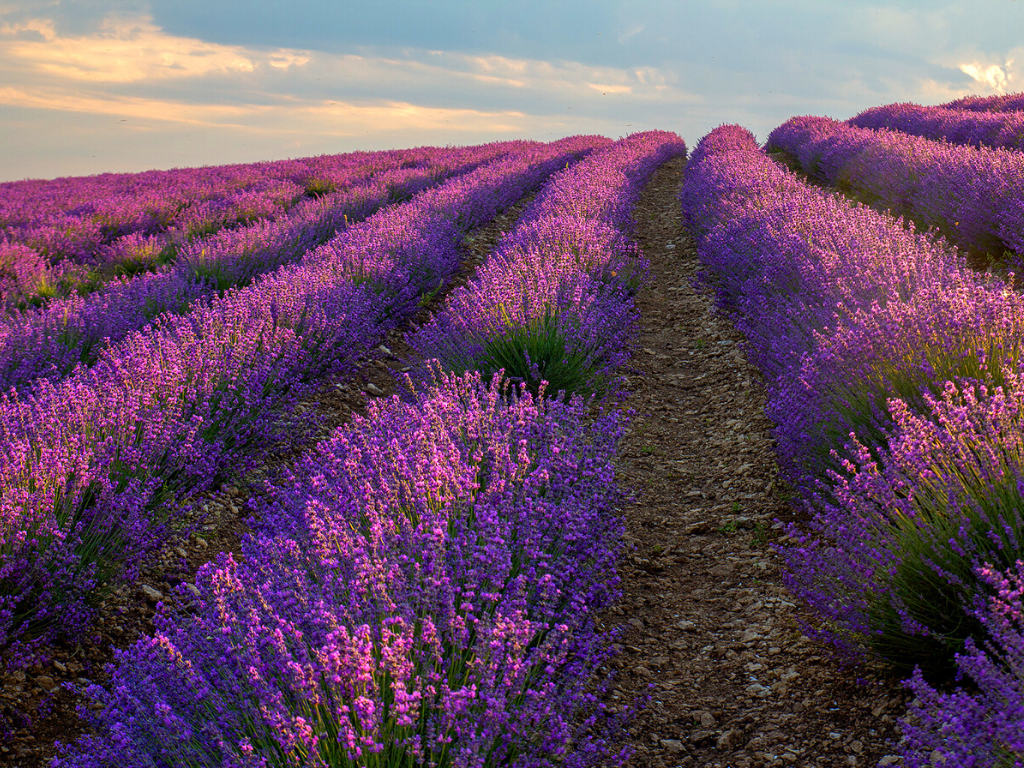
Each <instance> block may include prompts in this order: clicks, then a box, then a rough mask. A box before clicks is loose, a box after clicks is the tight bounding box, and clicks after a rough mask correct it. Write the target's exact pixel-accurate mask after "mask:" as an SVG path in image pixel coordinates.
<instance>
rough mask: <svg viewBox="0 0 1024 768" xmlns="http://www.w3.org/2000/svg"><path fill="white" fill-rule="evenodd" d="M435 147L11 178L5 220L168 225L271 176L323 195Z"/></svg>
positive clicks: (3, 198)
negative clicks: (186, 210) (189, 209)
mask: <svg viewBox="0 0 1024 768" xmlns="http://www.w3.org/2000/svg"><path fill="white" fill-rule="evenodd" d="M436 152H437V148H436V147H419V148H416V149H405V150H385V151H382V152H351V153H348V154H339V155H318V156H316V157H306V158H301V159H295V160H277V161H271V162H267V161H261V162H256V163H242V164H236V165H216V166H203V167H200V168H175V169H173V170H169V171H144V172H142V173H104V174H99V175H96V176H68V177H64V178H59V179H52V180H43V179H32V180H26V181H9V182H4V183H0V226H3V227H9V226H22V225H30V224H32V223H33V222H45V221H47V220H48V219H50V218H51V217H60V216H63V215H67V216H96V217H99V218H100V220H101V222H102V223H104V224H107V225H108V226H111V227H114V228H117V227H122V226H130V227H131V228H132V229H133V230H138V229H140V228H141V229H142V230H145V229H146V228H147V226H150V227H155V228H157V229H162V228H164V227H166V225H167V223H168V222H169V221H170V220H171V219H172V218H173V216H174V215H175V214H176V213H177V212H178V211H179V210H180V209H181V208H182V207H183V206H188V205H190V204H192V203H195V202H201V201H204V200H212V199H217V198H223V197H225V196H228V195H231V194H233V193H236V192H239V191H241V190H244V189H248V188H252V187H257V188H258V187H259V185H261V184H265V183H267V182H287V183H290V184H293V185H295V186H297V187H298V188H299V189H300V191H302V192H304V193H307V194H314V195H322V194H326V193H328V192H333V191H336V190H337V189H339V188H344V187H347V186H349V185H351V184H352V183H356V182H358V180H359V179H361V178H366V177H368V176H370V175H372V174H374V173H378V172H380V171H385V170H388V169H392V168H400V167H417V166H419V165H422V164H423V163H424V162H425V161H428V160H429V159H430V158H431V157H432V156H433V155H434V153H436ZM140 219H141V222H140ZM144 222H148V224H146V223H144Z"/></svg>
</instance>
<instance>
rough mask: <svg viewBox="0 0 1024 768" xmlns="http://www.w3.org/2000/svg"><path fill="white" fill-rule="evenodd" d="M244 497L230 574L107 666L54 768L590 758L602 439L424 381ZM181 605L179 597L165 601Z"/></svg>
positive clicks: (612, 436)
mask: <svg viewBox="0 0 1024 768" xmlns="http://www.w3.org/2000/svg"><path fill="white" fill-rule="evenodd" d="M437 375H438V378H437V379H436V382H435V384H434V385H433V386H432V387H430V388H429V389H427V390H426V391H425V392H423V393H422V394H418V395H416V397H415V400H414V402H412V403H402V402H400V401H399V400H398V398H397V397H396V398H392V399H391V400H389V401H379V402H376V403H374V404H372V405H371V406H370V411H369V414H368V416H367V418H366V419H361V418H358V417H357V418H356V419H355V420H354V422H353V423H352V424H351V425H350V426H349V427H348V428H342V429H339V430H338V431H337V432H336V433H335V435H334V437H333V438H332V439H331V440H329V441H326V442H325V443H322V444H321V446H320V447H319V448H318V450H316V451H315V452H314V453H313V454H311V455H310V456H309V457H308V458H307V459H305V460H304V461H303V462H301V463H300V465H299V466H298V467H297V468H296V470H295V472H294V474H293V475H291V476H290V477H289V478H288V479H287V481H286V482H285V483H283V484H282V485H280V486H278V487H271V488H268V489H267V496H266V498H265V500H263V501H261V502H260V503H258V505H257V512H258V519H259V521H260V531H259V532H258V533H256V534H253V535H250V536H249V537H247V538H246V540H245V542H244V544H243V553H244V560H243V561H242V562H241V563H237V562H235V561H234V560H232V559H231V558H230V557H222V558H221V559H220V560H219V561H218V562H217V563H216V564H211V565H208V566H206V567H204V569H203V570H202V571H201V573H200V576H199V578H198V579H197V587H198V590H199V593H200V596H199V598H198V599H197V600H194V601H193V604H192V606H191V607H190V609H189V611H188V612H186V613H183V614H181V615H173V614H166V615H164V616H162V617H160V618H159V619H158V624H159V628H158V629H159V631H158V633H157V634H156V635H155V636H153V637H150V638H144V639H143V640H141V641H140V642H139V643H138V644H137V645H136V646H135V647H134V648H132V649H130V650H129V651H127V652H123V653H120V654H119V655H118V660H117V662H118V663H117V666H116V668H114V669H113V670H112V675H113V679H112V681H111V683H110V685H109V686H108V687H107V688H106V689H103V688H100V687H98V686H95V687H93V688H92V689H90V695H91V696H93V697H94V699H95V700H96V701H98V702H100V703H101V704H102V705H103V709H102V710H101V712H100V713H99V714H98V716H96V717H94V718H93V720H94V726H95V728H96V731H97V735H96V736H89V737H85V738H84V739H82V740H81V741H80V742H79V743H78V745H77V746H75V747H73V748H69V749H67V751H66V754H65V757H64V758H63V759H61V760H59V761H58V762H57V763H56V765H59V766H64V767H65V768H71V767H72V766H75V767H76V768H86V766H89V767H90V768H99V767H100V766H112V765H115V764H116V765H128V766H164V765H167V766H170V765H196V766H207V765H209V766H214V765H218V766H219V765H239V766H241V765H246V766H248V765H256V764H260V765H267V766H284V765H322V766H327V765H331V766H338V765H353V766H355V765H367V766H369V765H391V764H398V763H402V764H406V763H412V762H415V763H417V764H420V763H422V764H437V765H451V766H492V765H514V766H520V765H521V766H526V765H531V766H533V765H556V764H557V765H576V766H583V765H597V764H607V761H608V760H613V761H614V760H616V759H617V758H621V757H622V755H621V754H618V755H617V754H615V753H614V752H613V751H612V746H611V744H610V743H609V742H608V739H609V738H610V736H611V733H610V732H609V731H608V730H607V726H609V725H610V726H612V727H614V726H615V725H616V721H615V718H614V717H612V718H611V719H610V720H609V719H608V717H609V715H608V714H607V713H605V712H604V710H603V706H602V705H601V704H600V703H599V702H598V700H597V699H595V697H594V696H593V695H592V694H591V693H589V692H588V689H587V681H588V680H590V679H591V678H592V677H593V675H594V674H595V673H596V671H597V666H598V665H599V664H600V663H601V662H602V661H603V660H604V659H605V658H606V656H607V648H608V643H609V637H608V636H607V635H605V634H602V633H600V632H598V631H597V629H596V628H595V627H594V625H593V622H592V620H591V619H590V618H589V616H590V615H592V612H593V611H594V610H596V609H599V608H600V607H601V606H603V605H606V604H607V602H608V601H609V600H610V599H613V598H614V597H615V595H616V584H617V577H616V575H615V570H614V562H615V558H616V554H617V551H618V549H619V547H620V546H621V544H620V541H621V535H622V529H621V522H619V521H618V518H617V517H616V516H615V514H614V512H613V506H614V504H615V503H616V500H617V498H618V492H617V491H616V490H615V488H614V482H613V479H614V467H613V465H612V462H611V459H612V456H613V452H614V447H615V443H616V440H617V439H618V436H619V427H618V425H617V423H616V418H615V416H614V415H613V414H612V413H604V414H603V415H601V416H599V417H598V419H597V421H596V422H592V421H591V420H590V419H589V417H588V410H589V407H588V404H587V403H586V402H585V401H583V400H579V399H577V400H575V401H573V402H572V403H568V402H560V401H554V400H546V401H540V400H535V399H533V398H532V397H531V396H530V395H529V394H527V393H520V394H519V395H518V396H514V397H512V398H508V397H507V396H506V395H504V394H503V392H502V390H503V387H504V386H505V384H504V383H503V382H502V380H501V377H500V376H496V377H494V379H493V380H492V382H491V384H490V386H486V387H485V386H483V385H482V384H481V381H480V377H479V375H478V374H470V375H466V376H464V377H454V376H450V375H445V374H443V373H440V372H439V370H438V374H437ZM187 594H188V593H185V592H183V596H184V595H187Z"/></svg>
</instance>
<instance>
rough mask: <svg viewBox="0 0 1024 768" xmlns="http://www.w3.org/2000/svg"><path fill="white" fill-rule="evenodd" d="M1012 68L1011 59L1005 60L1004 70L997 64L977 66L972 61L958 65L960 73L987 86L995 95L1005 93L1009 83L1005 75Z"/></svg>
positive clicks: (977, 64) (976, 63)
mask: <svg viewBox="0 0 1024 768" xmlns="http://www.w3.org/2000/svg"><path fill="white" fill-rule="evenodd" d="M1011 66H1013V59H1007V61H1006V64H1005V67H1006V68H1005V69H1004V68H1003V67H1001V66H999V65H998V64H988V65H986V64H979V63H978V62H976V61H972V62H970V63H967V64H961V65H960V71H961V72H963V73H964V74H965V75H968V76H970V77H971V78H973V79H974V81H975V82H977V83H981V84H982V85H984V86H987V87H988V88H990V89H991V90H993V91H994V92H995V93H1006V90H1007V87H1008V85H1009V83H1010V76H1009V75H1008V74H1007V73H1008V72H1009V70H1010V67H1011Z"/></svg>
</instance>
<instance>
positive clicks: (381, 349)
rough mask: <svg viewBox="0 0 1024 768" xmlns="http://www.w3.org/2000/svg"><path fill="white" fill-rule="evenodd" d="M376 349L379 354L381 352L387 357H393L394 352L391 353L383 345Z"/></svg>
mask: <svg viewBox="0 0 1024 768" xmlns="http://www.w3.org/2000/svg"><path fill="white" fill-rule="evenodd" d="M377 349H378V350H380V351H381V352H383V353H384V354H385V355H387V356H388V357H394V355H395V353H394V352H392V351H391V350H390V349H388V348H387V347H385V346H384V345H383V344H381V345H380V346H379V347H377Z"/></svg>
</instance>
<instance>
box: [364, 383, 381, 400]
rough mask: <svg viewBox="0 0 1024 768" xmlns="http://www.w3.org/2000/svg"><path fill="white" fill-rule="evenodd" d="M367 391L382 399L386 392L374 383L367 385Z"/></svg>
mask: <svg viewBox="0 0 1024 768" xmlns="http://www.w3.org/2000/svg"><path fill="white" fill-rule="evenodd" d="M366 391H367V392H369V393H370V394H371V395H373V396H375V397H380V396H381V395H383V394H384V390H382V389H381V388H380V387H378V386H377V385H376V384H374V383H373V382H370V383H369V384H367V385H366Z"/></svg>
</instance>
